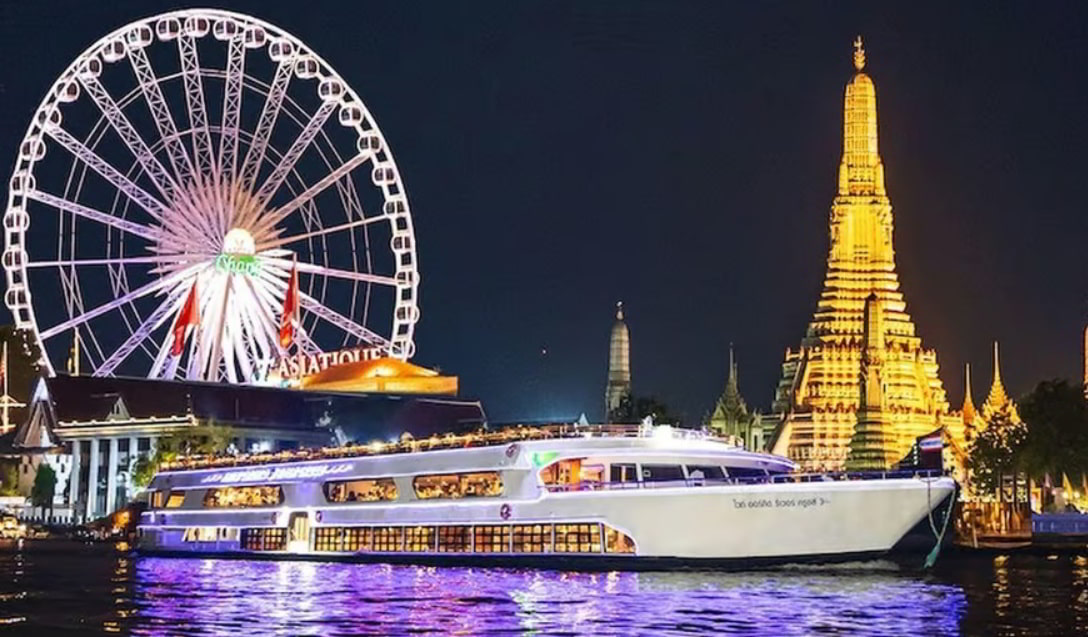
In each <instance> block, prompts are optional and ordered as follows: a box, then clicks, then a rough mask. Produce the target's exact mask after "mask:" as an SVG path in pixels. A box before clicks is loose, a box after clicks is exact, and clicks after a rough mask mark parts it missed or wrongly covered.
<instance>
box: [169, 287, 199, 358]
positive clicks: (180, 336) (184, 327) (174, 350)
mask: <svg viewBox="0 0 1088 637" xmlns="http://www.w3.org/2000/svg"><path fill="white" fill-rule="evenodd" d="M190 325H194V326H196V325H200V308H199V307H198V306H197V299H196V281H193V287H192V288H190V289H189V296H188V298H186V299H185V305H183V306H181V311H180V312H178V318H177V320H176V321H174V345H173V347H171V348H170V354H171V355H173V356H181V352H182V351H183V350H184V349H185V333H186V332H187V331H188V329H189V326H190Z"/></svg>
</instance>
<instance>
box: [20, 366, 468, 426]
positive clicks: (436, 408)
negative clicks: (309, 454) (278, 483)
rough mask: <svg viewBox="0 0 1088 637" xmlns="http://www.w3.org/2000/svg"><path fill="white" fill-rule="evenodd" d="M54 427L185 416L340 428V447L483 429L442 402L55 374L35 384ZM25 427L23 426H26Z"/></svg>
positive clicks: (459, 406) (456, 405)
mask: <svg viewBox="0 0 1088 637" xmlns="http://www.w3.org/2000/svg"><path fill="white" fill-rule="evenodd" d="M42 382H43V383H44V386H45V388H46V390H47V391H46V395H47V396H48V398H49V403H50V404H51V406H52V410H53V414H54V415H55V421H54V422H55V423H56V425H55V426H56V427H58V428H60V429H63V428H65V426H66V425H70V424H75V423H87V422H91V421H97V422H107V421H117V422H116V424H117V425H119V426H123V425H124V424H125V422H124V421H127V420H132V421H134V422H133V424H134V425H135V424H141V423H139V422H138V421H140V420H143V421H146V420H147V419H155V418H162V419H166V418H179V417H188V416H189V415H192V417H193V418H195V419H197V420H203V421H212V422H215V423H218V424H223V425H230V426H236V427H245V428H247V429H253V428H256V429H271V430H277V431H284V430H294V431H313V430H315V429H323V430H326V431H333V430H336V429H340V430H341V431H342V433H343V436H344V437H345V438H346V439H348V440H363V441H369V440H372V439H375V438H381V439H388V438H390V437H397V436H399V435H401V434H402V433H405V432H408V433H411V434H412V435H414V436H428V435H431V434H432V433H435V432H439V431H441V432H446V431H461V430H468V429H478V428H479V427H481V426H483V425H485V424H486V416H485V415H484V411H483V407H482V406H481V405H480V403H479V402H478V401H472V400H458V399H454V398H448V397H430V396H428V397H423V396H404V395H392V394H348V393H335V392H317V391H298V390H293V389H283V388H277V387H253V386H247V385H227V384H220V383H205V382H180V381H166V380H153V379H145V378H98V377H92V376H67V375H57V376H54V377H51V378H45V379H43V381H42ZM26 424H29V423H26Z"/></svg>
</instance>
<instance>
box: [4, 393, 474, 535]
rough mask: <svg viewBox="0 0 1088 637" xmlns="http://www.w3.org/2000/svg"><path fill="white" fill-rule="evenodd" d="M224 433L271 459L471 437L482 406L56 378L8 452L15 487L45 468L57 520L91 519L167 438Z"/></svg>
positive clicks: (36, 399) (122, 499)
mask: <svg viewBox="0 0 1088 637" xmlns="http://www.w3.org/2000/svg"><path fill="white" fill-rule="evenodd" d="M209 424H214V425H219V426H223V427H225V428H226V429H227V430H228V431H229V434H230V436H231V437H232V439H233V440H232V442H231V448H232V450H233V451H236V452H238V453H277V452H281V451H288V450H293V449H298V448H303V447H321V446H328V445H333V444H337V443H343V442H347V441H360V442H370V441H372V440H383V441H388V440H391V439H394V440H395V439H399V438H400V436H401V435H403V434H404V433H406V432H407V433H410V434H412V435H414V436H416V437H426V436H430V435H433V434H434V433H436V432H446V431H459V430H474V429H478V428H479V427H482V426H484V425H485V424H486V420H485V417H484V414H483V409H482V407H481V405H480V403H479V402H477V401H470V400H458V399H455V398H452V397H445V396H432V395H397V394H380V393H379V394H350V393H331V392H330V393H325V392H320V391H297V390H293V389H283V388H275V387H254V386H244V385H226V384H219V383H201V382H174V381H162V380H150V379H135V378H99V377H90V376H66V375H59V376H54V377H50V378H43V379H41V380H40V381H39V382H38V384H37V385H36V386H35V390H34V394H33V397H32V399H31V405H30V409H29V413H28V416H27V419H26V420H25V421H24V422H23V423H22V424H21V425H20V426H19V427H18V428H17V429H16V430H15V431H14V432H13V434H14V435H13V438H12V439H11V440H10V441H8V445H7V447H8V449H7V451H12V452H15V453H20V454H21V456H22V458H21V463H20V468H19V474H20V486H21V487H24V486H25V487H26V488H25V489H24V490H23V491H24V492H29V486H28V485H24V484H23V482H24V481H29V483H32V482H33V477H34V474H35V473H36V471H37V467H38V466H39V465H40V464H42V463H43V462H47V463H49V464H50V465H51V466H53V468H54V471H55V472H56V474H57V486H56V491H55V493H56V497H55V506H54V515H55V517H56V518H57V519H59V520H61V521H64V522H76V521H82V520H89V519H94V518H97V517H100V516H102V515H106V514H108V513H110V512H112V511H115V510H116V509H118V508H120V507H121V506H123V505H124V504H125V503H126V502H128V501H129V500H130V499H131V498H132V497H133V495H134V494H135V493H136V492H137V491H138V490H139V488H140V487H139V485H137V484H134V483H133V480H132V478H133V469H134V467H135V465H136V462H137V461H138V459H139V458H141V457H147V456H150V455H152V454H154V452H155V449H156V448H157V446H158V444H159V442H160V441H161V440H162V439H163V438H164V437H167V436H172V435H176V434H179V433H183V432H186V431H187V430H192V428H194V427H198V426H201V425H209Z"/></svg>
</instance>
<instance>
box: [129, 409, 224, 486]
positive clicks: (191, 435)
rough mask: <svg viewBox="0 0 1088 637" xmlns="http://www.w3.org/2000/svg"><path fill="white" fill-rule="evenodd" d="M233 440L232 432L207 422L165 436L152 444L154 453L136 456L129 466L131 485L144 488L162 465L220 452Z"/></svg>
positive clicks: (222, 426)
mask: <svg viewBox="0 0 1088 637" xmlns="http://www.w3.org/2000/svg"><path fill="white" fill-rule="evenodd" d="M233 440H234V430H233V429H231V428H230V427H227V426H224V425H218V424H216V423H214V422H208V423H204V424H200V425H196V426H194V427H186V428H185V429H181V430H178V431H175V432H172V433H169V434H167V435H165V436H163V437H161V438H159V439H158V440H157V441H156V445H155V453H153V454H151V455H150V456H140V457H139V458H138V459H137V460H136V462H135V463H134V464H133V465H132V478H131V479H132V484H133V486H136V487H140V488H142V487H146V486H147V485H148V484H151V479H152V478H154V477H155V474H156V473H158V471H159V467H160V466H162V464H163V463H165V462H172V461H174V460H176V459H177V458H178V457H179V456H203V455H213V454H217V453H223V452H224V451H226V450H227V448H228V447H230V444H231V441H233Z"/></svg>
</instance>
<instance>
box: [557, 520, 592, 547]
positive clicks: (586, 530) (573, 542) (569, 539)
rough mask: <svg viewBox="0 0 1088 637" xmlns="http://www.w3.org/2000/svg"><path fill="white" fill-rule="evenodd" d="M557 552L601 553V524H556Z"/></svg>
mask: <svg viewBox="0 0 1088 637" xmlns="http://www.w3.org/2000/svg"><path fill="white" fill-rule="evenodd" d="M555 552H556V553H600V552H601V525H600V524H597V523H595V522H594V523H592V524H556V525H555Z"/></svg>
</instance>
